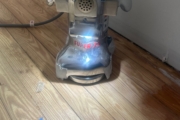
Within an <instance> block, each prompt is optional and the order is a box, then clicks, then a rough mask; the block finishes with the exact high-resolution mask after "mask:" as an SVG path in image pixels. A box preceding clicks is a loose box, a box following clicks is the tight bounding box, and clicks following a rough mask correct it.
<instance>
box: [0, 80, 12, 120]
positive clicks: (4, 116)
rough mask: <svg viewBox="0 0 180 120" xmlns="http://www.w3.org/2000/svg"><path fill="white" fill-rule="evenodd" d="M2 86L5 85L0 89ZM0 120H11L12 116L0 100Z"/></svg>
mask: <svg viewBox="0 0 180 120" xmlns="http://www.w3.org/2000/svg"><path fill="white" fill-rule="evenodd" d="M0 84H1V83H0ZM2 85H3V84H1V85H0V87H1V86H2ZM0 120H10V116H9V115H8V112H7V111H6V108H5V107H4V105H3V103H2V101H1V100H0Z"/></svg>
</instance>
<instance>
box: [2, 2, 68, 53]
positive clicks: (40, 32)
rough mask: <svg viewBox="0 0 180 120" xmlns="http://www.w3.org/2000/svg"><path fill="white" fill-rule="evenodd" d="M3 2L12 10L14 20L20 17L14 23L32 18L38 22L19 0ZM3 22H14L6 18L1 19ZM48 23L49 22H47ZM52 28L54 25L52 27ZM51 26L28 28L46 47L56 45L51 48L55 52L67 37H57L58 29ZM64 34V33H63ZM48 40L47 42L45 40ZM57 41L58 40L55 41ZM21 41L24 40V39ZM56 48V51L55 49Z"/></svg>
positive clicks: (24, 21) (25, 21) (10, 17)
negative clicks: (55, 32)
mask: <svg viewBox="0 0 180 120" xmlns="http://www.w3.org/2000/svg"><path fill="white" fill-rule="evenodd" d="M0 2H1V3H3V5H4V6H5V7H6V8H7V9H8V10H9V11H11V13H12V14H11V15H10V16H9V19H10V20H12V17H13V16H14V17H16V18H17V19H18V21H17V19H15V20H14V21H12V22H13V23H26V24H27V22H29V21H30V20H35V21H37V22H38V20H37V19H36V18H35V17H33V16H32V15H31V14H30V13H29V12H28V11H27V10H26V9H24V8H23V7H22V6H21V5H20V4H18V2H17V1H14V0H7V1H3V0H1V1H0ZM6 18H7V17H6ZM1 22H2V23H12V22H10V21H9V22H8V21H6V20H5V19H1ZM47 25H48V24H47ZM51 28H52V29H53V28H54V27H51ZM52 29H50V28H46V27H45V26H41V27H36V28H28V30H29V31H30V32H31V33H32V34H33V36H35V37H36V38H37V39H38V40H39V41H40V42H41V43H42V44H43V45H44V46H45V47H46V48H49V49H50V48H51V47H52V46H53V47H54V46H56V47H55V49H52V50H50V52H51V53H55V52H57V51H59V49H60V48H62V46H63V44H62V41H64V42H65V39H59V38H57V37H56V36H55V35H54V33H53V31H57V30H54V29H53V30H52ZM61 33H62V32H59V35H61ZM61 36H64V35H61ZM44 41H46V42H44ZM55 41H56V42H55ZM21 42H24V41H23V40H22V41H21ZM53 50H54V51H53Z"/></svg>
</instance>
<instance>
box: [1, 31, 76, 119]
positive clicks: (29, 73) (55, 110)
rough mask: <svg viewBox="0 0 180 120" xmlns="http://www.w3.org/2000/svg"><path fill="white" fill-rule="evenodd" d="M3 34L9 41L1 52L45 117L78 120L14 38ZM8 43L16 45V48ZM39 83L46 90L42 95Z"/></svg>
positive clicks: (5, 33)
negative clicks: (38, 91) (42, 83)
mask: <svg viewBox="0 0 180 120" xmlns="http://www.w3.org/2000/svg"><path fill="white" fill-rule="evenodd" d="M3 34H4V36H7V39H4V40H5V41H6V46H7V48H6V49H1V51H2V52H3V54H4V56H5V57H6V58H7V61H8V62H9V63H11V67H12V68H13V70H14V72H15V74H16V75H17V76H19V80H20V82H21V83H22V84H23V85H24V86H25V88H26V89H27V91H28V92H29V93H30V94H31V96H32V98H33V100H34V101H35V103H36V105H37V106H38V107H39V109H40V110H41V111H42V113H43V114H44V116H45V117H46V118H47V119H64V118H65V119H78V117H77V116H76V114H75V113H74V112H73V111H72V109H71V108H70V107H69V106H68V104H67V103H66V102H65V101H64V99H63V98H62V97H61V96H60V95H59V94H58V92H57V91H56V90H55V89H54V87H53V86H52V85H51V83H50V82H49V81H48V80H47V79H46V78H45V77H44V76H43V75H42V73H40V71H39V70H38V69H37V68H36V66H35V65H34V64H33V63H32V61H31V60H30V59H29V58H28V57H27V56H26V55H25V53H24V52H23V51H22V50H21V48H20V46H18V44H17V43H16V42H15V41H14V40H13V38H12V37H11V36H10V35H9V34H8V33H7V32H5V31H3ZM13 42H14V43H13ZM0 43H1V45H2V44H3V43H4V42H2V41H1V42H0ZM8 43H13V44H14V45H15V44H16V47H15V46H12V45H10V44H8ZM34 74H35V75H34ZM39 81H43V82H44V83H45V87H46V88H45V89H44V90H43V91H42V92H41V93H36V87H37V83H38V82H39ZM22 91H23V90H22ZM52 98H53V99H52ZM52 103H54V104H52ZM49 108H51V109H49Z"/></svg>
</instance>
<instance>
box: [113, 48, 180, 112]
mask: <svg viewBox="0 0 180 120" xmlns="http://www.w3.org/2000/svg"><path fill="white" fill-rule="evenodd" d="M115 55H116V56H117V58H118V59H119V60H120V61H121V63H120V65H121V67H120V69H121V72H122V73H124V74H125V75H127V76H128V77H129V78H130V79H132V80H134V81H135V82H136V83H137V84H138V85H140V86H141V87H142V88H144V89H145V90H146V91H147V92H149V93H150V94H152V95H153V96H154V97H156V98H157V99H158V100H159V101H161V102H162V103H163V104H164V105H165V106H168V107H169V108H171V109H172V110H173V111H174V112H175V113H176V114H179V115H180V103H179V102H178V101H179V99H180V93H179V92H177V91H174V90H173V89H172V88H171V87H170V86H168V85H167V84H166V83H164V82H162V81H161V80H159V79H158V78H157V77H155V76H154V75H153V74H152V73H150V72H148V70H146V69H145V68H143V67H142V66H139V65H138V64H137V63H136V62H134V61H132V60H131V59H129V58H128V57H127V56H126V55H124V54H123V53H121V52H117V54H115ZM173 101H174V102H173ZM172 102H173V105H172V104H170V103H172Z"/></svg>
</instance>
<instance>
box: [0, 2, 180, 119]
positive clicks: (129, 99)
mask: <svg viewBox="0 0 180 120" xmlns="http://www.w3.org/2000/svg"><path fill="white" fill-rule="evenodd" d="M56 14H57V12H56V10H55V6H51V7H49V6H47V4H46V0H0V23H29V21H30V20H35V22H40V21H44V20H47V19H50V18H52V17H53V16H55V15H56ZM67 32H68V25H67V14H64V15H63V16H62V17H61V18H59V19H58V20H56V21H54V22H52V23H50V24H47V25H44V26H40V27H36V28H0V120H63V119H69V120H70V119H71V120H78V119H82V120H96V119H98V120H100V119H101V120H112V119H116V120H179V119H180V117H179V116H180V86H179V85H180V73H179V72H177V71H175V70H174V69H172V68H170V67H168V66H167V65H165V64H163V63H162V62H161V61H160V60H158V59H156V58H155V57H153V56H152V55H150V54H149V53H147V52H146V51H144V50H142V49H141V48H139V47H137V46H136V45H134V44H133V43H132V42H130V41H128V40H126V39H125V38H123V37H122V36H120V35H118V34H117V33H115V32H113V31H112V30H109V34H110V35H111V36H112V37H114V40H115V43H116V50H115V53H114V55H113V72H112V75H111V78H110V80H102V81H101V82H100V83H98V84H95V85H91V86H82V85H77V84H75V83H74V82H72V81H61V80H60V79H57V78H56V75H55V57H56V55H57V53H58V52H59V50H60V49H61V48H62V47H63V45H64V44H65V39H66V36H67ZM39 81H41V82H43V83H45V87H44V89H43V90H42V91H41V92H39V93H37V91H36V89H37V84H38V82H39Z"/></svg>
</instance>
